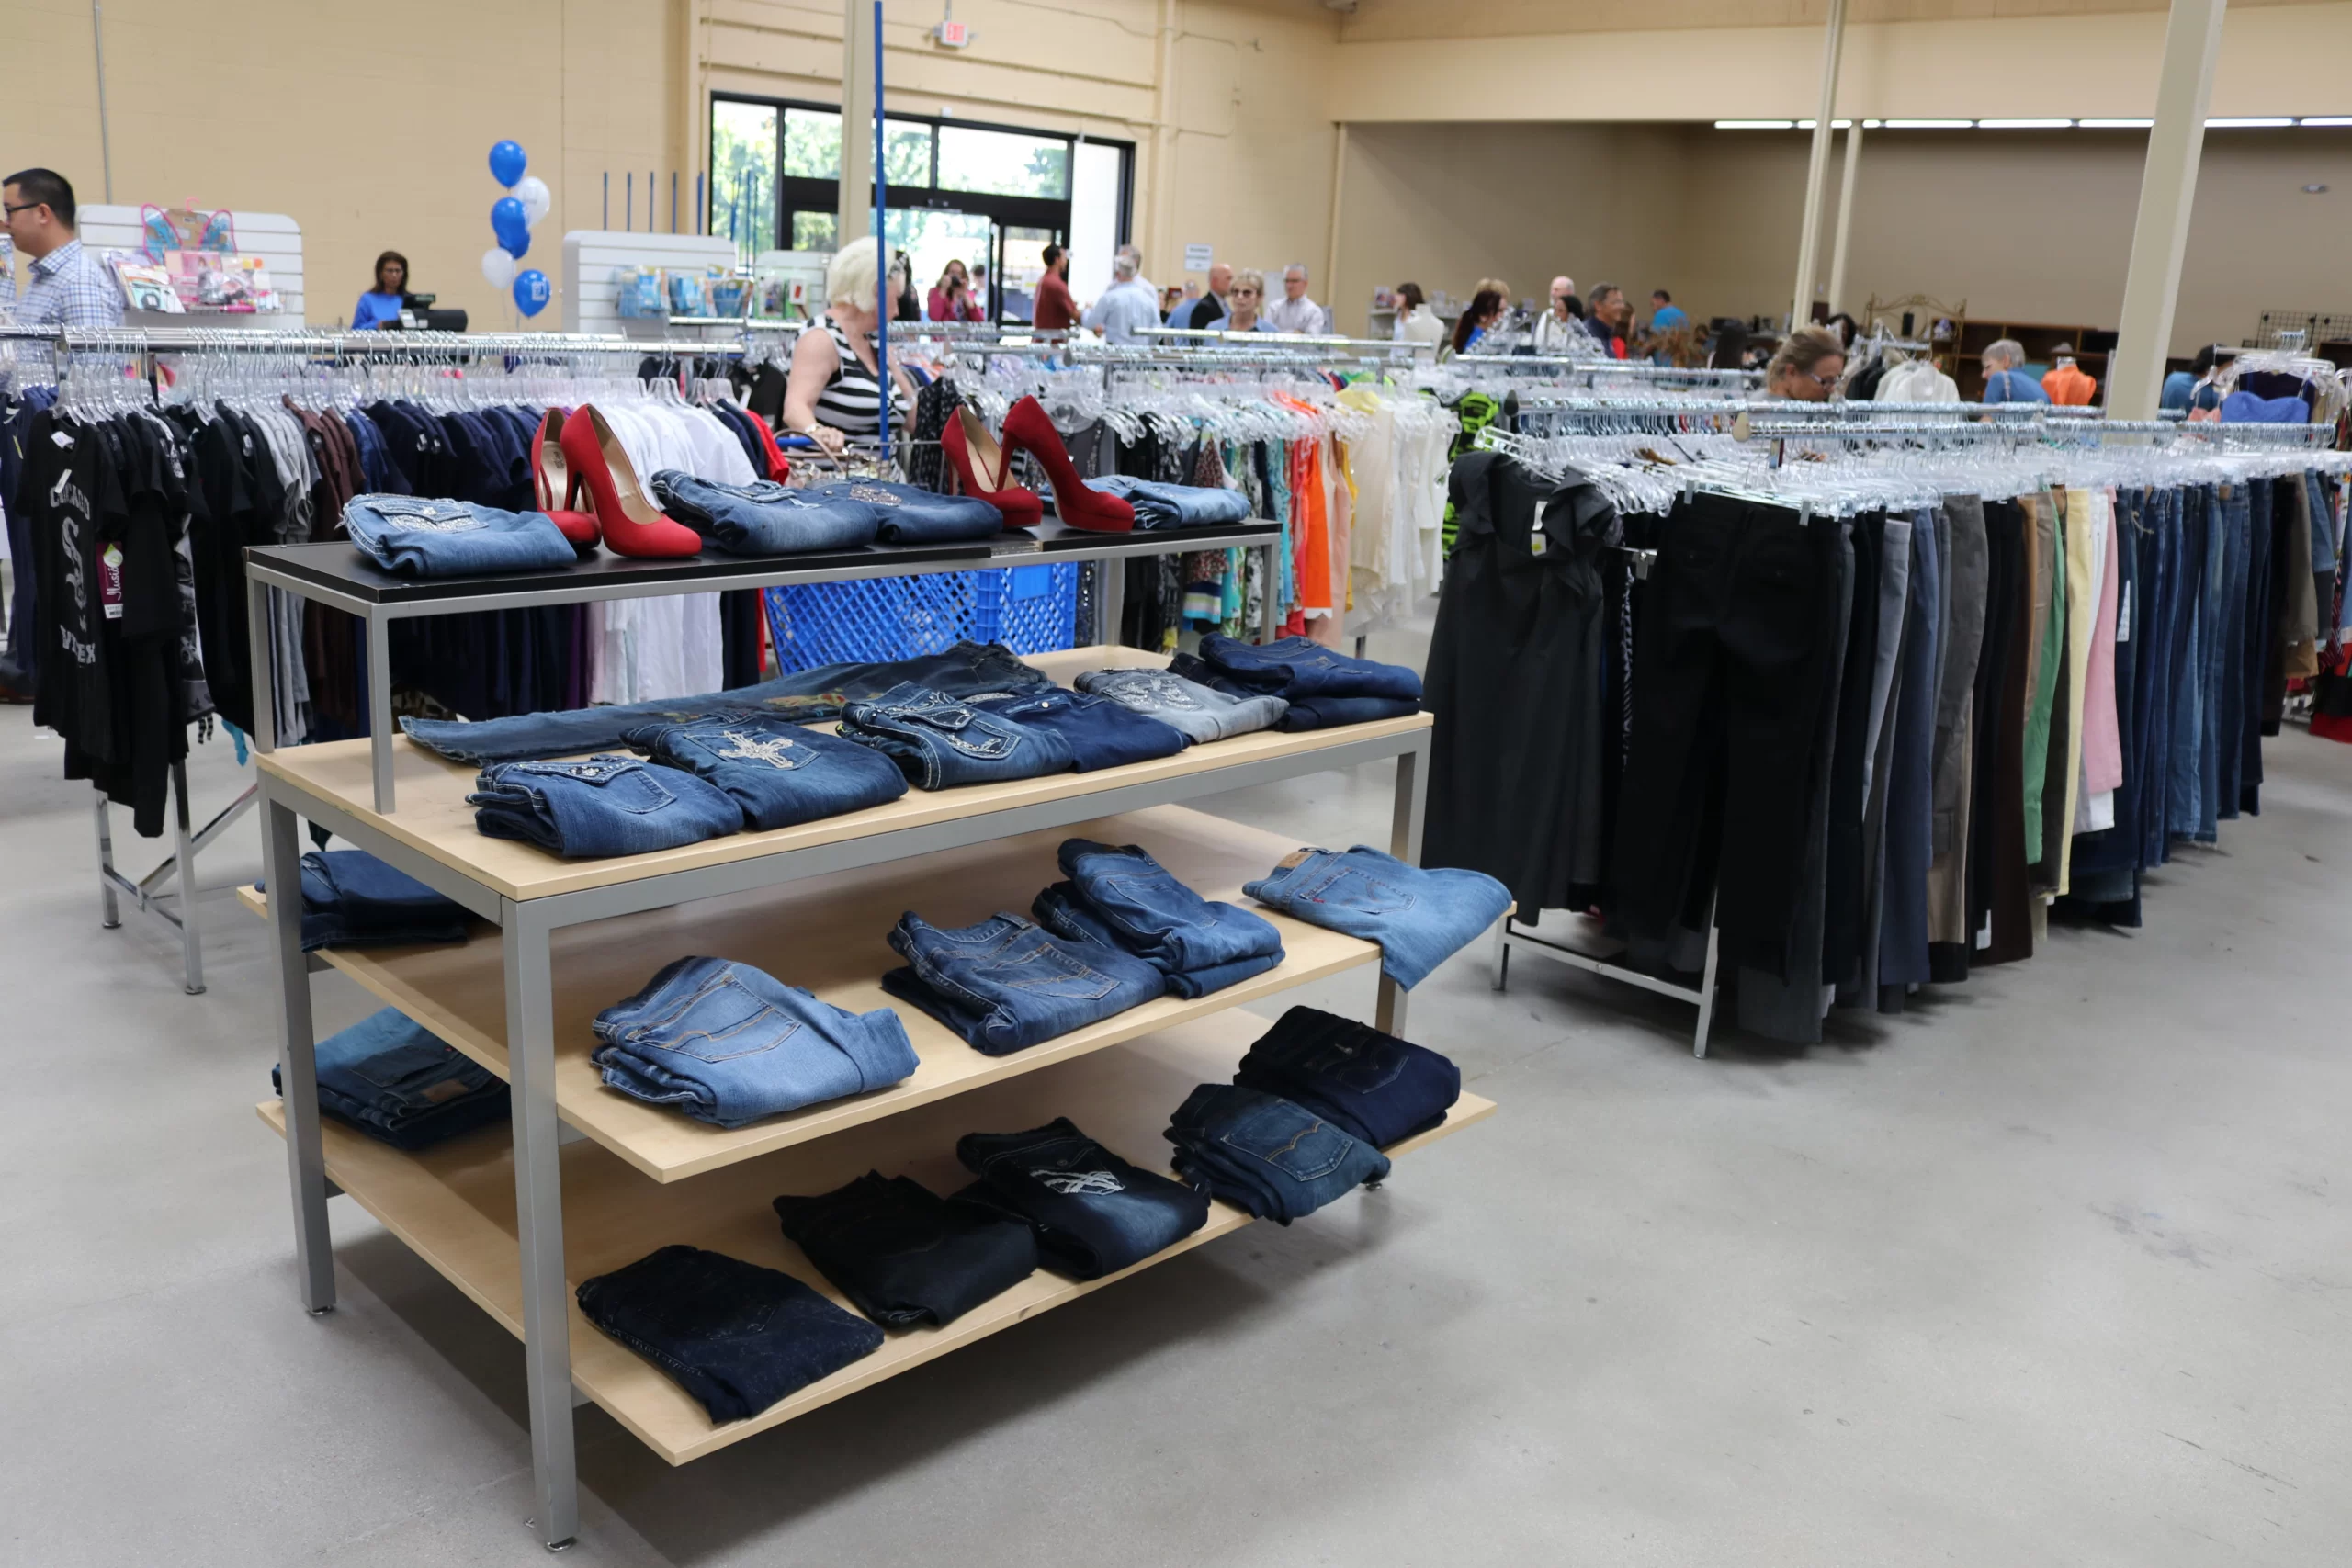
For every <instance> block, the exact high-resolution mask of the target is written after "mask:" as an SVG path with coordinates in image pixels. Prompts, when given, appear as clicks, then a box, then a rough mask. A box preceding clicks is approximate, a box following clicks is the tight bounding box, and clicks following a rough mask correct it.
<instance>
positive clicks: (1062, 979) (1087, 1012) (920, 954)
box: [882, 911, 1166, 1056]
mask: <svg viewBox="0 0 2352 1568" xmlns="http://www.w3.org/2000/svg"><path fill="white" fill-rule="evenodd" d="M890 945H891V947H892V948H894V949H896V950H897V952H898V953H899V956H900V957H901V958H904V959H905V960H906V961H907V965H906V967H904V968H902V969H892V970H889V971H888V972H886V973H885V974H884V975H883V976H882V988H883V989H884V990H886V991H888V992H889V993H890V994H891V995H892V996H894V997H899V998H904V999H905V1000H907V1001H910V1002H912V1003H914V1004H915V1006H917V1007H919V1008H921V1009H922V1010H923V1011H925V1012H927V1013H929V1014H931V1016H932V1017H933V1018H935V1019H937V1020H939V1021H940V1022H942V1023H944V1024H945V1025H946V1026H947V1027H948V1028H950V1029H952V1030H954V1031H955V1032H956V1033H957V1034H959V1035H961V1036H962V1037H963V1038H964V1039H965V1040H966V1041H967V1042H968V1043H970V1044H971V1046H972V1048H973V1049H975V1050H977V1051H981V1052H985V1053H986V1054H987V1055H991V1056H1003V1055H1011V1054H1012V1052H1015V1051H1022V1050H1026V1049H1027V1048H1028V1047H1030V1046H1032V1045H1035V1044H1037V1043H1040V1042H1041V1041H1046V1040H1051V1039H1054V1038H1056V1037H1057V1036H1059V1035H1063V1034H1067V1033H1069V1032H1070V1031H1071V1030H1073V1029H1083V1028H1085V1027H1086V1026H1087V1025H1088V1024H1090V1023H1099V1022H1101V1021H1103V1019H1106V1018H1110V1017H1113V1016H1114V1015H1115V1014H1118V1013H1123V1012H1125V1011H1126V1010H1128V1009H1129V1008H1131V1007H1138V1006H1140V1005H1142V1004H1143V1003H1145V1002H1148V1001H1149V1000H1151V999H1152V998H1154V997H1157V996H1159V995H1160V994H1161V992H1162V991H1163V990H1164V989H1165V988H1166V985H1165V982H1164V981H1163V980H1162V979H1161V977H1160V974H1159V970H1157V969H1155V968H1153V967H1152V966H1151V965H1150V964H1146V963H1145V962H1144V961H1143V960H1142V959H1140V958H1131V957H1129V956H1128V955H1127V954H1126V953H1121V952H1119V951H1118V950H1117V949H1115V948H1105V947H1102V946H1098V945H1096V944H1094V943H1091V942H1087V943H1081V942H1070V941H1068V940H1066V939H1064V938H1061V937H1057V936H1056V935H1054V934H1053V933H1052V932H1050V931H1043V930H1040V929H1039V928H1038V927H1037V926H1036V925H1035V924H1034V923H1032V922H1031V921H1028V920H1024V919H1022V918H1021V917H1020V916H1019V915H1014V914H1007V913H1004V912H1002V911H1000V912H998V913H997V914H995V915H992V916H990V917H989V919H985V920H982V921H980V922H979V923H978V924H977V925H970V926H965V927H963V928H961V929H960V930H952V929H946V928H943V927H939V926H934V925H932V924H930V923H929V922H928V921H926V920H924V919H922V918H921V917H920V916H918V915H916V914H914V913H913V912H912V911H910V912H908V913H907V914H904V915H901V916H900V917H899V923H898V924H897V925H896V926H894V927H892V928H891V931H890Z"/></svg>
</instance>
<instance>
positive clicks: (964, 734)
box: [841, 682, 1070, 789]
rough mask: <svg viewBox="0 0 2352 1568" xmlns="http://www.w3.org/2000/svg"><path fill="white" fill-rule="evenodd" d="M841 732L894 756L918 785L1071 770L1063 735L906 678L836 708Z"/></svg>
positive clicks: (988, 780) (929, 786)
mask: <svg viewBox="0 0 2352 1568" xmlns="http://www.w3.org/2000/svg"><path fill="white" fill-rule="evenodd" d="M841 732H842V735H843V736H844V737H846V738H847V739H851V740H854V741H856V742H857V743H858V744H859V745H861V746H871V747H873V748H874V749H875V750H876V751H879V752H881V753H882V754H883V755H884V756H886V757H888V758H889V759H890V760H891V761H894V762H896V763H898V764H899V772H901V773H905V774H906V775H907V780H908V782H909V783H910V784H913V785H914V786H915V787H916V788H917V789H954V788H956V786H958V785H959V784H1002V783H1004V782H1006V781H1007V780H1011V779H1030V778H1035V777H1037V776H1038V775H1040V774H1043V773H1067V772H1069V766H1070V749H1069V741H1067V740H1065V739H1062V738H1061V736H1060V735H1058V734H1057V733H1056V732H1055V731H1053V730H1051V729H1047V728H1044V727H1043V726H1032V725H1024V724H1016V723H1014V722H1013V721H1012V720H1011V719H1009V718H1005V717H1002V716H1000V715H997V714H993V713H984V712H982V711H981V710H980V709H979V708H978V707H975V706H973V705H971V704H970V703H968V702H966V701H964V700H963V699H962V698H959V697H951V696H947V695H945V694H942V693H939V692H933V691H927V690H925V689H924V688H922V687H921V686H917V685H914V684H912V683H911V682H910V683H908V684H905V685H899V686H893V687H891V688H890V689H889V690H888V691H887V692H885V693H883V694H881V695H880V696H878V697H867V698H865V699H862V700H860V701H857V702H854V703H851V704H850V705H848V706H847V707H845V708H843V709H842V728H841Z"/></svg>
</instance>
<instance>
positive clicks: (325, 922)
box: [302, 850, 467, 953]
mask: <svg viewBox="0 0 2352 1568" xmlns="http://www.w3.org/2000/svg"><path fill="white" fill-rule="evenodd" d="M466 919H467V916H466V910H465V906H464V905H462V904H459V903H458V901H457V900H456V899H454V898H447V897H443V896H442V895H440V894H438V893H435V891H433V889H431V888H430V887H427V886H425V885H424V883H422V882H419V881H418V880H417V879H416V878H414V877H413V876H411V875H410V874H408V873H406V872H404V871H399V870H395V869H394V868H393V867H391V866H389V865H386V864H385V863H383V862H382V861H380V860H378V859H377V858H376V857H375V856H374V855H371V854H369V853H368V852H367V851H366V850H312V851H311V852H309V853H308V854H305V855H304V856H303V857H302V951H303V952H305V953H315V952H317V951H318V950H319V949H320V948H322V947H370V946H373V947H383V946H390V945H395V944H399V943H403V942H463V941H465V940H466Z"/></svg>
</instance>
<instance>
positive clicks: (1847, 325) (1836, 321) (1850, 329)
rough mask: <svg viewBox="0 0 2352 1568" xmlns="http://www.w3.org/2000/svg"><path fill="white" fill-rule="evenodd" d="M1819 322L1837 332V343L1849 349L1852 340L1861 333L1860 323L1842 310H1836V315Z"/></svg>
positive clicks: (1851, 345) (1852, 342)
mask: <svg viewBox="0 0 2352 1568" xmlns="http://www.w3.org/2000/svg"><path fill="white" fill-rule="evenodd" d="M1821 324H1822V325H1823V326H1825V327H1827V328H1828V329H1829V330H1830V331H1831V332H1833V333H1837V334H1838V344H1839V345H1840V346H1842V347H1844V348H1846V349H1848V350H1849V351H1850V350H1851V349H1852V348H1853V346H1854V340H1855V339H1856V338H1859V337H1860V336H1861V335H1862V324H1861V323H1860V321H1856V320H1854V318H1853V317H1851V316H1849V315H1848V314H1846V312H1845V311H1843V310H1840V311H1838V313H1837V314H1836V315H1834V316H1832V317H1830V318H1829V319H1828V320H1827V321H1824V322H1822V323H1821Z"/></svg>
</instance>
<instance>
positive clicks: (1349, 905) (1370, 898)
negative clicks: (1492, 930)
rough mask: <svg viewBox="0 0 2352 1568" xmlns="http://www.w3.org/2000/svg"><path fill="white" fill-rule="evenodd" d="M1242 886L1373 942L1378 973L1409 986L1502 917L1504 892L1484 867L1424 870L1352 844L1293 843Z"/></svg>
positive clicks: (1288, 911)
mask: <svg viewBox="0 0 2352 1568" xmlns="http://www.w3.org/2000/svg"><path fill="white" fill-rule="evenodd" d="M1241 891H1242V892H1244V893H1247V894H1248V895H1249V896H1250V897H1252V898H1255V899H1256V900H1258V902H1259V903H1261V904H1267V905H1271V906H1272V907H1273V908H1277V909H1280V910H1281V911H1282V912H1283V914H1285V915H1288V916H1290V917H1291V918H1292V919H1300V920H1305V921H1306V922H1307V923H1308V924H1309V925H1317V926H1323V927H1326V928H1328V929H1329V930H1331V931H1344V932H1346V933H1347V934H1348V935H1350V936H1352V937H1361V938H1363V940H1364V941H1365V942H1378V943H1379V944H1380V972H1381V973H1382V974H1384V975H1385V976H1388V977H1389V978H1390V979H1392V980H1394V981H1396V982H1397V984H1398V985H1400V986H1402V987H1405V988H1406V989H1407V990H1408V991H1409V990H1411V989H1412V988H1413V987H1415V986H1418V985H1419V984H1420V983H1421V982H1422V981H1423V980H1424V979H1426V978H1428V977H1429V973H1430V970H1432V969H1435V968H1436V967H1437V966H1438V965H1439V964H1442V963H1444V962H1445V961H1446V960H1447V959H1449V958H1451V957H1453V955H1454V954H1455V953H1458V952H1460V951H1461V950H1462V949H1463V948H1464V947H1465V946H1467V945H1469V943H1470V942H1471V941H1472V940H1473V939H1474V938H1476V936H1477V935H1478V934H1479V933H1480V932H1481V931H1485V930H1487V928H1488V927H1489V926H1492V925H1493V924H1494V923H1495V922H1496V921H1497V920H1498V919H1502V917H1503V911H1504V910H1506V909H1508V908H1510V892H1509V891H1508V890H1506V889H1505V888H1504V886H1503V885H1502V884H1501V883H1499V882H1497V881H1496V880H1495V879H1494V878H1493V877H1491V876H1488V875H1487V874H1486V873H1485V872H1483V871H1462V870H1458V869H1451V868H1448V869H1442V870H1438V871H1429V870H1424V869H1423V868H1422V867H1420V866H1418V865H1408V864H1406V863H1404V862H1403V861H1401V860H1398V859H1397V857H1396V856H1395V855H1388V854H1383V853H1381V852H1379V851H1378V850H1375V849H1374V848H1372V847H1371V846H1370V845H1368V844H1358V845H1357V846H1356V847H1355V848H1353V849H1351V850H1350V851H1348V852H1346V853H1345V854H1341V853H1339V852H1335V851H1332V850H1299V851H1297V852H1295V853H1292V854H1289V855H1285V856H1283V861H1282V863H1281V864H1280V865H1277V866H1275V867H1274V869H1273V870H1272V871H1271V872H1268V873H1267V874H1265V875H1264V876H1263V877H1261V878H1260V879H1259V880H1258V881H1256V882H1250V883H1245V884H1243V885H1242V888H1241Z"/></svg>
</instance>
